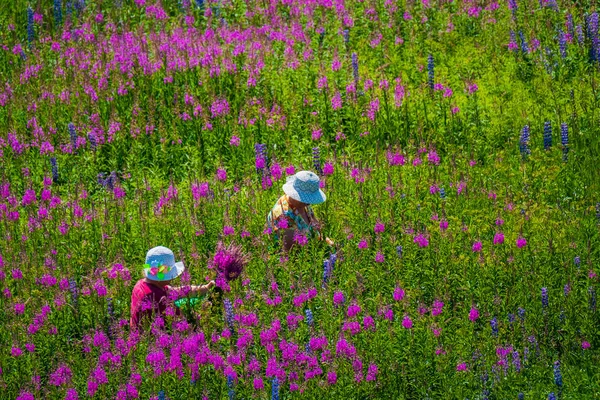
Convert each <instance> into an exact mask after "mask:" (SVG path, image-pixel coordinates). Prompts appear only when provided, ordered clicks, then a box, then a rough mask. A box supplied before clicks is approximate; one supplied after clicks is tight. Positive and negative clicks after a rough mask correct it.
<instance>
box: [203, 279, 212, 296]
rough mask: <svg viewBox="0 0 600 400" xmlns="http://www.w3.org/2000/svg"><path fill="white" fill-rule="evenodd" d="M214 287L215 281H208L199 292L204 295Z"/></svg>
mask: <svg viewBox="0 0 600 400" xmlns="http://www.w3.org/2000/svg"><path fill="white" fill-rule="evenodd" d="M214 287H215V281H210V282H208V283H207V284H206V285H204V286H202V288H201V289H200V290H201V291H202V294H204V293H206V292H208V291H209V290H210V289H212V288H214Z"/></svg>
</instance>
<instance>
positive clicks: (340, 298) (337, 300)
mask: <svg viewBox="0 0 600 400" xmlns="http://www.w3.org/2000/svg"><path fill="white" fill-rule="evenodd" d="M343 302H344V293H342V292H339V291H338V292H335V293H334V294H333V304H334V305H335V306H339V305H340V304H342V303H343Z"/></svg>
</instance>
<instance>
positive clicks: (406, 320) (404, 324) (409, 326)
mask: <svg viewBox="0 0 600 400" xmlns="http://www.w3.org/2000/svg"><path fill="white" fill-rule="evenodd" d="M402 327H403V328H404V329H412V327H413V322H412V319H410V317H409V316H408V315H405V316H404V318H402Z"/></svg>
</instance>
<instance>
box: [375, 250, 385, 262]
mask: <svg viewBox="0 0 600 400" xmlns="http://www.w3.org/2000/svg"><path fill="white" fill-rule="evenodd" d="M384 261H385V257H384V256H383V253H381V252H380V251H378V252H377V254H376V255H375V262H377V263H382V262H384Z"/></svg>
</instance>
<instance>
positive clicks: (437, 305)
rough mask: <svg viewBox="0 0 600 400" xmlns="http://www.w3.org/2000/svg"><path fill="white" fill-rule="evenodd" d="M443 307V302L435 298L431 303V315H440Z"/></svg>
mask: <svg viewBox="0 0 600 400" xmlns="http://www.w3.org/2000/svg"><path fill="white" fill-rule="evenodd" d="M443 308H444V302H442V301H440V300H435V301H434V302H433V305H432V306H431V315H433V316H434V317H435V316H436V315H440V314H441V313H442V311H443Z"/></svg>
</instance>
